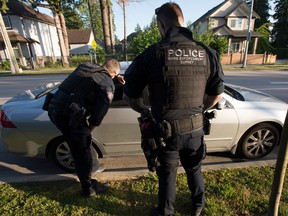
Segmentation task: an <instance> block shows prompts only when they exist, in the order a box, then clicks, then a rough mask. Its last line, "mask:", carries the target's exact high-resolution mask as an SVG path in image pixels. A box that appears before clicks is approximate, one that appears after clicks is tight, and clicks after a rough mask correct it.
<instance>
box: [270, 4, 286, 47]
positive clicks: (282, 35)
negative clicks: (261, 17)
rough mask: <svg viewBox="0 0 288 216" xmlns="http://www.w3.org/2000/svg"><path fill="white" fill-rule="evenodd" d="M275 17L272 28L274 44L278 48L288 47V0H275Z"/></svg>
mask: <svg viewBox="0 0 288 216" xmlns="http://www.w3.org/2000/svg"><path fill="white" fill-rule="evenodd" d="M274 3H275V9H274V10H275V14H274V15H273V18H274V19H275V23H274V27H273V30H272V36H273V37H272V39H273V46H274V47H276V48H288V40H287V35H288V28H287V26H288V13H287V11H288V0H275V2H274Z"/></svg>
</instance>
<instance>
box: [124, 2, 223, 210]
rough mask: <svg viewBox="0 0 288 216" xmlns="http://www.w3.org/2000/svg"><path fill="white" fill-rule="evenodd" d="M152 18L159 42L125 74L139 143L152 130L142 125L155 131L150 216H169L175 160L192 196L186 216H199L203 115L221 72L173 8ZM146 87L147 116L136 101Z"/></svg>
mask: <svg viewBox="0 0 288 216" xmlns="http://www.w3.org/2000/svg"><path fill="white" fill-rule="evenodd" d="M155 13H156V16H157V25H158V29H159V31H160V34H161V36H162V40H161V41H160V42H158V43H156V44H154V45H152V46H150V47H148V48H147V49H146V50H145V51H144V52H143V53H142V54H140V55H139V56H137V57H136V58H135V60H134V61H133V62H132V64H131V65H130V66H129V68H128V69H127V70H126V72H125V76H124V77H125V81H126V84H125V86H124V97H125V98H126V100H127V101H128V103H129V104H130V106H131V107H132V109H134V110H135V111H137V112H139V113H141V119H142V120H143V122H144V123H143V125H141V123H140V127H141V132H142V138H143V136H146V135H147V134H149V132H148V133H146V132H147V131H149V130H150V129H151V128H149V127H150V126H151V125H153V124H149V122H148V124H147V122H146V123H145V121H146V120H145V119H149V118H150V119H151V118H152V119H153V120H152V121H153V122H154V123H155V124H156V125H157V126H158V127H156V128H158V129H156V133H157V131H159V132H158V135H159V136H158V138H159V139H158V138H157V139H156V140H155V143H156V145H157V147H158V154H157V161H158V162H157V163H158V165H157V167H156V172H157V175H158V178H159V191H158V205H157V206H155V207H153V208H152V210H151V215H173V213H174V204H175V196H176V188H175V186H176V175H177V167H178V164H179V159H180V161H181V164H182V166H183V167H184V169H185V171H186V175H187V181H188V186H189V189H190V191H191V198H192V209H191V215H200V213H201V211H202V209H203V207H204V203H205V199H204V180H203V176H202V172H201V164H202V160H203V158H204V157H205V155H206V146H205V143H204V139H203V137H204V131H203V112H204V111H205V110H206V109H208V108H209V107H211V106H213V105H215V104H216V103H217V102H218V101H219V100H220V99H221V97H222V93H223V91H224V85H223V71H222V67H221V65H220V63H219V57H218V55H217V53H216V52H215V51H214V50H212V49H210V48H208V47H207V46H205V45H203V44H202V43H200V42H197V41H195V40H194V39H193V37H192V32H191V31H190V30H188V29H187V28H184V27H183V23H184V18H183V14H182V11H181V9H180V7H179V6H178V5H177V4H176V3H173V2H170V3H166V4H163V5H162V6H161V7H160V8H157V9H156V10H155ZM146 86H148V89H149V97H150V104H151V111H150V109H148V107H146V106H145V105H144V104H143V103H142V99H141V94H142V91H143V89H144V88H145V87H146ZM204 98H205V99H204ZM151 116H152V117H151ZM155 124H154V126H155ZM163 125H164V127H163ZM154 126H152V127H153V128H154V129H152V130H154V132H155V127H154ZM163 132H164V133H163ZM148 136H149V135H148ZM154 137H155V136H154ZM144 138H145V137H144ZM154 147H155V146H154Z"/></svg>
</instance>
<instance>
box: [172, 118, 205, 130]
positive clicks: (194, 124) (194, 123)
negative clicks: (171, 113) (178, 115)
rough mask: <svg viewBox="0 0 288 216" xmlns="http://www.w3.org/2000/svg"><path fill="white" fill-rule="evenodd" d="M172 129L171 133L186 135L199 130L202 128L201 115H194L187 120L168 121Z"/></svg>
mask: <svg viewBox="0 0 288 216" xmlns="http://www.w3.org/2000/svg"><path fill="white" fill-rule="evenodd" d="M168 122H169V123H170V125H171V128H172V133H188V132H192V131H195V130H199V129H201V128H202V127H203V115H202V114H195V115H192V116H190V117H189V118H184V119H178V120H172V121H168Z"/></svg>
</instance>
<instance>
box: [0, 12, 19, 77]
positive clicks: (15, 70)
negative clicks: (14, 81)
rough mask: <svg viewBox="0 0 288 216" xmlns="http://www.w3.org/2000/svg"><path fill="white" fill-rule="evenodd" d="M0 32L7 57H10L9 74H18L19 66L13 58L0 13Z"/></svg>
mask: <svg viewBox="0 0 288 216" xmlns="http://www.w3.org/2000/svg"><path fill="white" fill-rule="evenodd" d="M0 30H1V32H2V37H3V39H4V42H5V45H6V48H7V50H8V53H9V57H10V59H9V60H10V69H11V74H15V73H16V74H19V73H20V70H19V66H18V63H17V60H16V57H15V54H14V51H13V48H12V45H11V42H10V39H9V36H8V33H7V31H6V27H5V24H4V21H3V17H2V13H0Z"/></svg>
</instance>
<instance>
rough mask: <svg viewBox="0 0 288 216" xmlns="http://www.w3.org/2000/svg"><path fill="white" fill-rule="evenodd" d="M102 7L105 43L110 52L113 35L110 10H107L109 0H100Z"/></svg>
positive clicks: (106, 49)
mask: <svg viewBox="0 0 288 216" xmlns="http://www.w3.org/2000/svg"><path fill="white" fill-rule="evenodd" d="M100 8H101V15H102V26H103V33H104V43H105V51H106V52H107V53H108V52H109V51H110V49H111V40H110V38H111V36H110V30H109V29H110V28H109V19H108V10H107V8H108V7H107V1H106V0H100Z"/></svg>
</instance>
